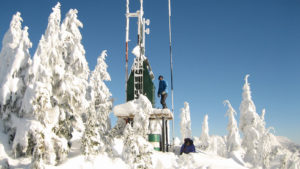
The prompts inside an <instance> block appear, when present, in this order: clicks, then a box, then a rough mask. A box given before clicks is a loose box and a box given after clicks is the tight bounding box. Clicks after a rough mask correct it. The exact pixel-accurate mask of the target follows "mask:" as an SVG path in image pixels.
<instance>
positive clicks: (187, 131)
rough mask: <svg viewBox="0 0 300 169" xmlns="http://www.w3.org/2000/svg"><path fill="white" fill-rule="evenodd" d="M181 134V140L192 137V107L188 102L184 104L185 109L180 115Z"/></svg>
mask: <svg viewBox="0 0 300 169" xmlns="http://www.w3.org/2000/svg"><path fill="white" fill-rule="evenodd" d="M180 119H181V121H180V132H181V139H182V140H184V139H185V138H191V137H192V128H191V116H190V106H189V103H188V102H184V108H182V109H181V114H180Z"/></svg>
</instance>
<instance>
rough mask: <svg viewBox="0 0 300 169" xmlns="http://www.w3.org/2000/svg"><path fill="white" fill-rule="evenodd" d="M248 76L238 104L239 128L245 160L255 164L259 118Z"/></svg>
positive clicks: (258, 137) (258, 136)
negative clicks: (241, 133)
mask: <svg viewBox="0 0 300 169" xmlns="http://www.w3.org/2000/svg"><path fill="white" fill-rule="evenodd" d="M248 77H249V75H246V77H245V84H244V87H243V100H242V103H241V105H240V112H241V115H240V130H241V131H242V132H243V135H244V137H243V142H242V145H243V147H244V148H245V150H246V154H245V161H247V162H250V163H253V164H255V163H256V161H257V155H258V154H257V148H258V147H257V146H258V143H259V139H260V137H261V133H259V131H258V129H257V126H258V123H260V120H261V119H260V117H259V116H258V114H257V113H256V107H255V105H254V103H253V101H252V97H251V91H250V85H249V83H248Z"/></svg>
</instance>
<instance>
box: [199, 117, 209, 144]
mask: <svg viewBox="0 0 300 169" xmlns="http://www.w3.org/2000/svg"><path fill="white" fill-rule="evenodd" d="M199 141H200V145H201V148H202V149H203V150H208V149H209V145H210V136H209V128H208V115H207V114H206V115H205V116H204V119H203V122H202V131H201V136H200V137H199Z"/></svg>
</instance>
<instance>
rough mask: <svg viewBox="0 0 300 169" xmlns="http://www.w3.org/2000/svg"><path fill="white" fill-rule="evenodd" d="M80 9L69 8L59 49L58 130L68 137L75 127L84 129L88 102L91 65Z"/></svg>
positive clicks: (56, 91) (56, 88)
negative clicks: (83, 42)
mask: <svg viewBox="0 0 300 169" xmlns="http://www.w3.org/2000/svg"><path fill="white" fill-rule="evenodd" d="M77 13H78V11H77V10H76V9H71V10H69V12H68V13H67V14H66V17H65V19H64V21H63V23H62V25H61V29H60V36H59V37H60V41H61V46H60V47H59V51H60V54H61V58H62V59H63V60H64V64H63V67H60V69H61V70H60V71H61V72H63V73H61V74H58V76H57V77H58V78H60V80H58V82H59V83H57V85H56V86H54V88H53V94H54V96H55V98H56V99H57V101H58V106H59V109H60V118H59V126H58V127H57V128H55V133H57V134H58V135H61V136H63V137H66V138H67V139H68V140H70V139H71V138H72V132H73V131H74V130H75V129H76V130H78V131H80V132H82V130H83V123H82V119H81V116H82V114H84V113H86V111H87V108H88V106H89V105H88V102H87V100H86V90H87V85H88V82H87V80H88V75H89V68H88V64H87V61H86V58H85V50H84V48H83V46H82V44H81V39H82V36H81V33H80V30H79V28H80V27H82V26H83V25H82V23H81V22H80V21H79V20H78V19H77Z"/></svg>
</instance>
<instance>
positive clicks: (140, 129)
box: [122, 95, 153, 169]
mask: <svg viewBox="0 0 300 169" xmlns="http://www.w3.org/2000/svg"><path fill="white" fill-rule="evenodd" d="M135 103H136V104H137V113H136V114H135V116H134V120H133V127H131V126H130V124H127V126H126V127H125V130H124V148H123V153H122V154H123V159H124V160H125V161H126V162H127V163H129V164H130V165H131V166H132V168H144V169H146V168H152V161H151V156H150V155H151V153H152V151H153V147H152V146H150V143H149V142H148V141H147V140H146V139H147V134H148V126H149V117H150V113H151V112H152V104H151V102H150V101H149V100H148V98H147V97H146V96H143V95H140V97H139V99H137V100H135Z"/></svg>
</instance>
